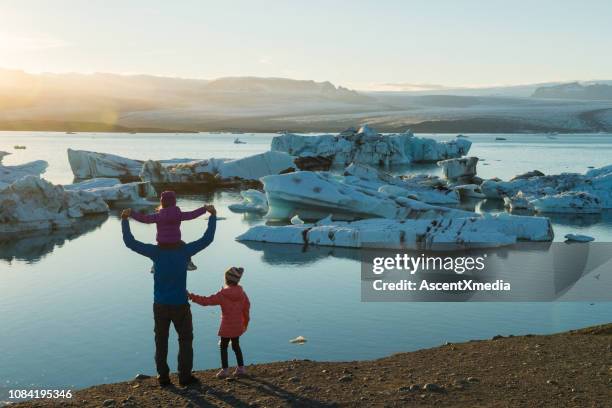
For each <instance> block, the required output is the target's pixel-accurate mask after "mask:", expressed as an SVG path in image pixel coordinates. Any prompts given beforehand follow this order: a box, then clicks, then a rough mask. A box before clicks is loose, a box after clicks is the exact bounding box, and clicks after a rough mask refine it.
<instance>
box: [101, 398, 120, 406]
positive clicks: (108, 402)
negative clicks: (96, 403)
mask: <svg viewBox="0 0 612 408" xmlns="http://www.w3.org/2000/svg"><path fill="white" fill-rule="evenodd" d="M115 404H117V401H115V400H114V399H106V400H104V402H103V403H102V405H103V406H105V407H114V406H115Z"/></svg>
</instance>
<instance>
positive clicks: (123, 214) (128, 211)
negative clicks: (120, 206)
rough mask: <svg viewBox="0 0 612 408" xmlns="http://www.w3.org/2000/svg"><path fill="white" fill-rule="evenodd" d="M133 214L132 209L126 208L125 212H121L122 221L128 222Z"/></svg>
mask: <svg viewBox="0 0 612 408" xmlns="http://www.w3.org/2000/svg"><path fill="white" fill-rule="evenodd" d="M131 214H132V209H131V208H126V209H125V210H123V211H121V219H122V220H127V219H128V218H130V215H131Z"/></svg>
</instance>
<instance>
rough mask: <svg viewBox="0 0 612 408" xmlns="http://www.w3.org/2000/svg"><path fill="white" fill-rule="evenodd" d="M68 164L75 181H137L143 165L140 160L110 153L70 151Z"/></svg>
mask: <svg viewBox="0 0 612 408" xmlns="http://www.w3.org/2000/svg"><path fill="white" fill-rule="evenodd" d="M68 162H69V163H70V168H71V169H72V173H73V174H74V177H75V178H77V179H90V178H96V177H117V178H122V179H137V178H138V173H140V169H141V168H142V164H143V162H142V161H141V160H132V159H128V158H125V157H121V156H117V155H114V154H110V153H97V152H90V151H86V150H72V149H68Z"/></svg>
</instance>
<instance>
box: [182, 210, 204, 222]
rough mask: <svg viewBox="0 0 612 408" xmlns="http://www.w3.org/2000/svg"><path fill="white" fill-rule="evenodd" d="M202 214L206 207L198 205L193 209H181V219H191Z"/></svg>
mask: <svg viewBox="0 0 612 408" xmlns="http://www.w3.org/2000/svg"><path fill="white" fill-rule="evenodd" d="M204 214H206V207H200V208H198V209H197V210H193V211H184V212H183V211H181V221H189V220H193V219H196V218H198V217H199V216H200V215H204Z"/></svg>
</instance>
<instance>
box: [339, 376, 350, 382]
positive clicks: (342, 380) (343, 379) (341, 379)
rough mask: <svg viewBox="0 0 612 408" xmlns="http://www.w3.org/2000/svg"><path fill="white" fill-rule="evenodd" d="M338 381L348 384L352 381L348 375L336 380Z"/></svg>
mask: <svg viewBox="0 0 612 408" xmlns="http://www.w3.org/2000/svg"><path fill="white" fill-rule="evenodd" d="M338 381H340V382H350V381H353V376H352V375H350V374H346V375H343V376H342V377H340V379H338Z"/></svg>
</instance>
